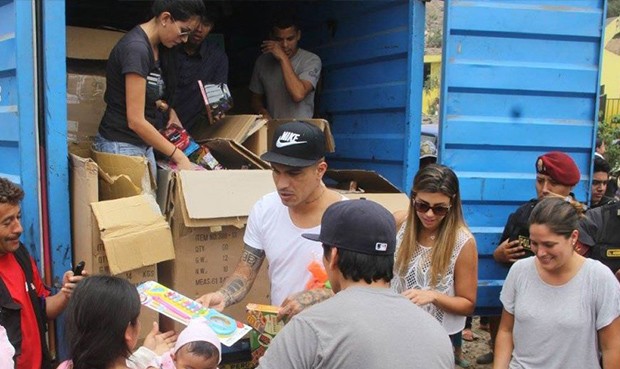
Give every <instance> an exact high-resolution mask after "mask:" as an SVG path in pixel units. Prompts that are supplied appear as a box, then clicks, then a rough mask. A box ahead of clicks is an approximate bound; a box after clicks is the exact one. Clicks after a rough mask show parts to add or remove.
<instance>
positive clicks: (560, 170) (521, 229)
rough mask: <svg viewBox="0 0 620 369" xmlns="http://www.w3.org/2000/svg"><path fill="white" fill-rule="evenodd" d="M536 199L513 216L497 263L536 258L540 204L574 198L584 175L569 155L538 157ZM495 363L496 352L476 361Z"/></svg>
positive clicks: (495, 323) (492, 322)
mask: <svg viewBox="0 0 620 369" xmlns="http://www.w3.org/2000/svg"><path fill="white" fill-rule="evenodd" d="M535 169H536V185H535V186H536V199H532V200H530V201H529V202H527V203H525V204H523V205H521V206H520V207H519V208H518V209H517V210H516V211H515V212H514V213H512V214H510V216H509V217H508V221H507V222H506V225H505V226H504V232H503V233H502V236H501V238H500V241H501V243H500V244H499V246H497V248H496V249H495V251H494V252H493V258H494V259H495V261H497V262H499V263H502V264H504V265H507V266H511V265H512V264H513V263H514V262H516V261H517V260H519V259H522V258H524V257H527V256H532V255H534V254H533V253H532V251H531V249H530V239H529V237H530V231H529V218H530V214H531V213H532V210H533V209H534V206H536V204H537V203H538V200H540V199H542V198H544V197H546V196H562V197H568V196H572V193H571V191H572V190H573V188H574V187H575V185H576V184H577V183H579V179H580V176H581V174H580V173H579V168H578V167H577V164H575V161H574V160H573V159H572V158H571V157H570V156H568V155H567V154H565V153H563V152H559V151H552V152H548V153H546V154H544V155H541V156H539V157H538V158H537V159H536V162H535ZM499 321H500V317H499V316H493V317H489V328H490V329H489V332H490V333H491V348H493V342H494V341H495V337H496V336H497V330H498V328H499ZM492 362H493V352H492V351H491V352H489V353H487V354H484V355H481V356H479V357H478V358H477V359H476V363H478V364H490V363H492Z"/></svg>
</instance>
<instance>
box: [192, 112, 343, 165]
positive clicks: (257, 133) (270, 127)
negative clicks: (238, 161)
mask: <svg viewBox="0 0 620 369" xmlns="http://www.w3.org/2000/svg"><path fill="white" fill-rule="evenodd" d="M301 120H302V121H305V122H309V123H312V124H315V125H316V126H318V127H319V128H320V129H321V130H322V131H323V132H324V134H325V146H326V150H327V152H334V151H335V150H336V144H335V142H334V137H333V136H332V133H331V128H330V126H329V122H327V121H326V120H324V119H301ZM290 121H291V120H290V119H272V120H267V119H263V117H262V116H261V115H252V114H246V115H227V116H225V117H224V118H223V119H221V120H220V121H219V122H217V123H216V124H213V125H210V126H207V125H196V126H194V127H193V129H192V131H191V132H190V135H191V136H192V137H194V138H195V139H196V140H200V139H207V138H223V139H229V140H233V141H235V142H237V143H240V144H242V145H243V146H245V147H246V148H248V149H249V150H250V151H252V152H253V153H254V154H256V155H258V156H260V155H262V154H264V153H265V152H266V151H267V150H268V149H269V145H270V142H271V138H272V137H273V133H274V131H275V129H276V128H277V127H278V126H279V125H281V124H284V123H286V122H290Z"/></svg>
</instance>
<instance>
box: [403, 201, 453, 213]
mask: <svg viewBox="0 0 620 369" xmlns="http://www.w3.org/2000/svg"><path fill="white" fill-rule="evenodd" d="M412 201H413V206H414V207H415V210H416V211H419V212H420V213H426V212H428V210H429V209H431V210H432V211H433V214H435V215H437V216H438V217H442V216H444V215H446V214H448V211H450V208H451V207H452V206H443V205H435V206H430V205H429V204H427V203H425V202H418V201H415V199H413V200H412Z"/></svg>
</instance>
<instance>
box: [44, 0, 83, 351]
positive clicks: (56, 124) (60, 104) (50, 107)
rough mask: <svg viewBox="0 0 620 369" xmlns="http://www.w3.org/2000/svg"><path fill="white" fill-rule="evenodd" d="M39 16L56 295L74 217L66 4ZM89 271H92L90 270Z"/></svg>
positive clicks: (68, 263) (62, 345)
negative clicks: (68, 111) (69, 139)
mask: <svg viewBox="0 0 620 369" xmlns="http://www.w3.org/2000/svg"><path fill="white" fill-rule="evenodd" d="M41 6H42V9H41V10H42V11H41V14H39V16H40V17H41V18H40V25H41V28H42V30H41V31H42V37H43V41H42V44H43V48H42V50H43V52H42V55H41V57H42V58H43V70H42V79H43V81H44V85H43V89H42V91H41V93H42V94H43V112H42V113H43V114H42V115H43V117H42V121H43V123H42V124H44V138H45V178H46V189H45V190H46V193H47V196H46V200H47V213H48V214H49V217H48V229H49V235H48V236H49V250H48V251H49V253H50V257H51V276H52V282H53V286H54V288H55V289H54V292H57V291H58V290H59V289H60V288H61V287H62V276H63V274H64V273H65V272H66V271H67V270H70V269H71V267H72V265H73V263H72V255H71V217H70V211H69V168H68V166H69V161H68V160H67V155H68V153H67V72H66V63H65V60H66V48H65V44H66V42H65V36H66V35H65V27H66V26H65V1H64V0H62V1H61V0H56V1H44V2H43V3H42V4H41ZM87 268H89V267H87ZM64 326H65V324H64V315H63V316H60V317H59V318H57V319H56V339H57V340H56V342H57V346H56V348H57V350H56V354H57V356H58V357H59V358H60V359H61V360H62V359H66V358H67V357H68V355H69V352H68V347H67V345H66V340H65V334H64V333H65V330H64Z"/></svg>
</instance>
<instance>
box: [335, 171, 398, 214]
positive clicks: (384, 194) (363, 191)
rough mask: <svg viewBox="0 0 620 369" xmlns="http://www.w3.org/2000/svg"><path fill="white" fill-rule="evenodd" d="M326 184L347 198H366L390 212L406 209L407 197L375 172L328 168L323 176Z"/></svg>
mask: <svg viewBox="0 0 620 369" xmlns="http://www.w3.org/2000/svg"><path fill="white" fill-rule="evenodd" d="M323 181H324V182H325V184H326V185H327V187H330V188H332V189H334V190H336V191H338V192H341V193H342V194H343V195H344V196H345V197H347V198H349V199H359V198H362V197H363V198H366V199H368V200H373V201H375V202H378V203H379V204H381V205H383V206H384V207H385V208H386V209H388V210H389V211H390V212H392V213H393V212H395V211H398V210H407V209H408V207H409V197H408V196H407V195H406V194H404V193H402V192H401V191H400V189H399V188H398V187H396V186H395V185H394V184H392V183H391V182H390V181H388V180H387V179H386V178H385V177H383V176H382V175H380V174H379V173H377V172H374V171H370V170H361V169H328V170H327V172H326V173H325V176H324V177H323Z"/></svg>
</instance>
